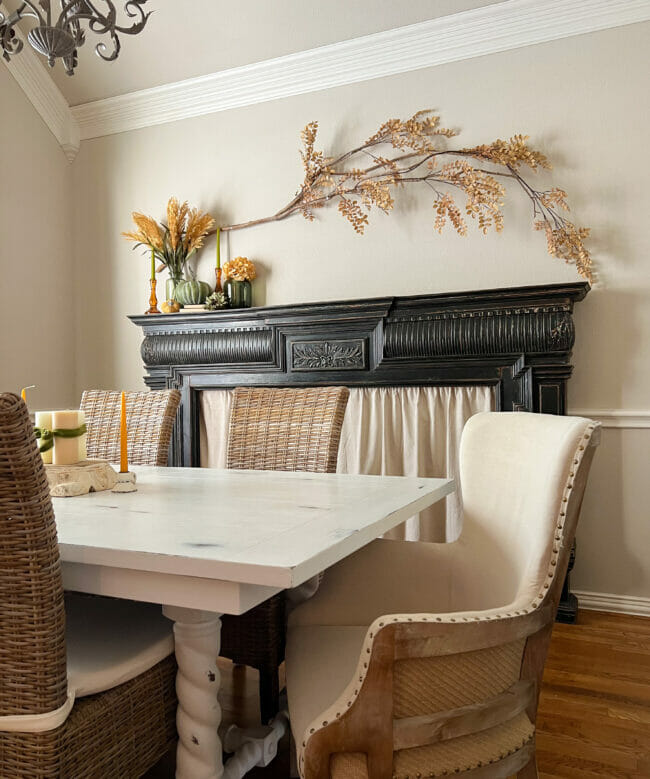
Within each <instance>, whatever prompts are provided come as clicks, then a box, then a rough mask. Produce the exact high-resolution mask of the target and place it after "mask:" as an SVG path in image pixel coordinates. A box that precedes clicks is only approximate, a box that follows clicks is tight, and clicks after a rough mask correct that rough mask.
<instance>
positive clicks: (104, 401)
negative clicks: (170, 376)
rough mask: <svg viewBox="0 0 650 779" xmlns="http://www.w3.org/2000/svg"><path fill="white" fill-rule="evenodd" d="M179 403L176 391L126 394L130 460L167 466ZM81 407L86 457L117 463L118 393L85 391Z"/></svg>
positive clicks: (118, 450)
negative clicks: (83, 416)
mask: <svg viewBox="0 0 650 779" xmlns="http://www.w3.org/2000/svg"><path fill="white" fill-rule="evenodd" d="M180 402H181V393H180V392H179V391H178V390H157V391H153V392H127V393H126V420H127V429H128V453H129V462H130V463H132V464H133V465H167V457H168V452H169V442H170V440H171V435H172V428H173V426H174V419H175V417H176V411H177V410H178V405H179V403H180ZM81 410H82V411H84V412H85V414H86V426H87V428H88V457H91V458H96V459H99V460H109V461H110V462H119V460H120V410H121V393H120V392H111V391H108V390H86V391H85V392H84V393H83V395H82V396H81Z"/></svg>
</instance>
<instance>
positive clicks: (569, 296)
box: [129, 282, 589, 621]
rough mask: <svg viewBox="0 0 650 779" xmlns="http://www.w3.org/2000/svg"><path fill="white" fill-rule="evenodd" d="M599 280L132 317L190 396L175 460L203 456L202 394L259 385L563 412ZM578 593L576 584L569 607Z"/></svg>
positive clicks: (151, 369)
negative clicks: (476, 399) (478, 395)
mask: <svg viewBox="0 0 650 779" xmlns="http://www.w3.org/2000/svg"><path fill="white" fill-rule="evenodd" d="M588 291H589V284H587V283H586V282H578V283H572V284H546V285H539V286H530V287H508V288H504V289H489V290H474V291H471V292H453V293H442V294H433V295H415V296H409V297H383V298H368V299H365V300H346V301H330V302H324V303H305V304H296V305H288V306H262V307H259V308H248V309H232V310H231V309H226V310H222V311H213V312H200V313H197V314H184V313H182V312H181V313H179V314H155V315H139V316H130V317H129V319H131V321H132V322H134V323H135V324H136V325H138V326H139V327H142V329H143V332H144V340H143V342H142V347H141V354H142V359H143V361H144V366H145V369H146V375H145V377H144V380H145V382H146V384H147V385H148V386H149V387H151V388H152V389H162V388H165V387H176V388H178V389H180V390H181V393H182V401H181V408H180V410H179V418H178V419H177V423H176V429H175V432H174V436H173V439H172V453H171V462H172V463H173V464H175V465H186V466H196V465H198V464H199V435H198V430H199V410H198V408H199V407H198V393H199V392H200V391H201V390H205V389H214V388H226V387H234V386H236V385H244V384H248V385H251V384H256V385H266V386H300V385H315V384H331V385H333V384H344V385H347V386H350V387H359V386H401V385H414V384H415V385H417V384H420V385H466V384H483V385H490V386H493V387H494V388H495V398H496V406H497V408H498V409H502V410H523V411H537V412H545V413H551V414H564V413H565V411H566V382H567V380H568V379H569V377H570V375H571V372H572V367H573V366H572V365H571V362H570V360H571V350H572V348H573V344H574V340H575V328H574V322H573V305H574V303H575V302H576V301H579V300H582V299H583V298H584V297H585V295H586V294H587V292H588ZM576 608H577V603H576V602H575V597H574V596H569V593H568V586H565V593H564V594H563V599H562V603H561V604H560V617H562V618H564V619H565V620H566V621H574V620H575V613H576Z"/></svg>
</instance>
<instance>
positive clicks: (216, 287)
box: [214, 268, 223, 292]
mask: <svg viewBox="0 0 650 779" xmlns="http://www.w3.org/2000/svg"><path fill="white" fill-rule="evenodd" d="M214 275H215V277H216V282H215V285H214V291H215V292H223V286H222V285H221V268H215V269H214Z"/></svg>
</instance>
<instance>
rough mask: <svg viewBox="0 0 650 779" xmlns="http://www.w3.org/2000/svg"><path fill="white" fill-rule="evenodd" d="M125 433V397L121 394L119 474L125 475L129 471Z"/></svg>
mask: <svg viewBox="0 0 650 779" xmlns="http://www.w3.org/2000/svg"><path fill="white" fill-rule="evenodd" d="M126 436H127V431H126V395H125V393H124V392H123V393H122V414H121V417H120V473H127V472H128V470H129V456H128V452H127V447H126V443H127V437H126Z"/></svg>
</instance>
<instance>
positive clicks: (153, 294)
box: [144, 279, 160, 314]
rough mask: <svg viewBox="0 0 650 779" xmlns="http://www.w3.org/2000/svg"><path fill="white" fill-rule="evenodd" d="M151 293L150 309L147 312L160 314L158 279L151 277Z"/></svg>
mask: <svg viewBox="0 0 650 779" xmlns="http://www.w3.org/2000/svg"><path fill="white" fill-rule="evenodd" d="M149 284H150V286H151V295H150V296H149V310H148V311H145V312H144V313H145V314H159V313H160V311H159V309H158V298H157V297H156V279H150V280H149Z"/></svg>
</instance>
